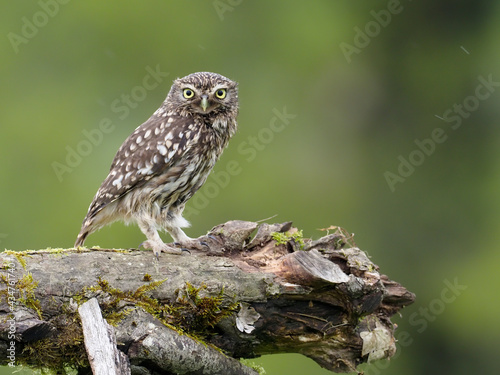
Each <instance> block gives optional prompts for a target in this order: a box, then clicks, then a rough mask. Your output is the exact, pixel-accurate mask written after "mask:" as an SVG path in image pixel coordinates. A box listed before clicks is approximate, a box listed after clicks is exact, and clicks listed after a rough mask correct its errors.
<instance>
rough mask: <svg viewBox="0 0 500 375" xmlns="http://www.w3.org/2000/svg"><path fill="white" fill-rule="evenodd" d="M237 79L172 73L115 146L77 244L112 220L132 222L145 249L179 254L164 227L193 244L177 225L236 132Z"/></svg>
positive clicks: (182, 242)
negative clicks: (164, 90)
mask: <svg viewBox="0 0 500 375" xmlns="http://www.w3.org/2000/svg"><path fill="white" fill-rule="evenodd" d="M237 115H238V88H237V83H236V82H233V81H231V80H230V79H228V78H226V77H223V76H221V75H219V74H216V73H208V72H200V73H193V74H190V75H188V76H186V77H184V78H179V79H176V80H175V81H174V83H173V85H172V88H171V89H170V92H169V93H168V95H167V98H166V99H165V101H164V102H163V104H162V105H161V107H160V108H158V109H157V110H156V112H155V113H154V114H153V115H152V116H151V117H150V118H149V120H147V121H146V122H145V123H144V124H142V125H141V126H139V127H138V128H137V129H136V130H135V131H134V132H133V133H132V134H131V135H130V136H129V137H128V138H127V139H126V140H125V142H124V143H123V144H122V145H121V147H120V148H119V149H118V152H117V153H116V156H115V158H114V159H113V163H112V164H111V169H110V171H109V174H108V177H106V179H105V180H104V182H103V183H102V185H101V187H100V188H99V190H98V191H97V193H96V195H95V197H94V200H93V201H92V203H91V204H90V207H89V210H88V213H87V216H85V219H84V220H83V224H82V229H81V230H80V233H79V234H78V237H77V239H76V243H75V247H78V246H83V244H84V241H85V239H86V238H87V236H88V235H89V234H91V233H92V232H94V231H96V230H98V229H100V228H102V227H103V226H105V225H107V224H111V223H112V222H114V221H116V220H123V221H124V222H125V223H127V224H128V223H132V222H136V223H137V224H138V225H139V228H140V229H141V231H142V232H143V233H144V234H145V235H146V237H147V240H146V241H145V242H143V244H142V245H143V246H144V248H146V249H152V250H153V252H154V254H155V255H156V257H158V256H159V254H160V252H162V251H163V252H167V253H180V252H181V250H179V249H178V248H175V247H172V246H168V245H166V244H165V243H164V242H163V241H162V239H161V238H160V236H159V235H158V230H167V231H168V233H170V235H171V236H172V238H173V240H174V241H175V242H176V243H177V244H178V245H180V246H181V247H196V246H197V245H199V243H198V242H197V241H194V240H192V239H190V238H189V237H188V236H187V235H186V234H185V233H184V232H183V231H182V229H181V228H182V227H187V226H189V223H188V221H187V220H186V219H184V218H183V217H182V211H183V210H184V205H185V204H186V202H187V200H188V199H189V198H191V197H192V196H193V194H194V193H195V192H196V191H197V190H198V189H199V188H200V187H201V186H202V185H203V183H204V182H205V181H206V179H207V177H208V175H209V173H210V171H211V170H212V168H213V166H214V164H215V162H216V161H217V160H218V159H219V157H220V156H221V154H222V151H223V150H224V148H225V147H226V146H227V144H228V142H229V139H230V138H231V137H232V136H233V134H234V133H235V131H236V127H237V123H236V117H237Z"/></svg>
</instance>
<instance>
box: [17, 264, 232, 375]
mask: <svg viewBox="0 0 500 375" xmlns="http://www.w3.org/2000/svg"><path fill="white" fill-rule="evenodd" d="M165 281H166V279H163V280H158V281H151V282H149V283H147V284H144V285H141V286H140V287H138V288H137V289H136V290H134V291H121V290H119V289H117V288H114V287H113V286H112V285H110V283H109V282H108V281H107V280H105V279H102V278H99V279H98V280H97V283H96V284H95V285H93V286H90V287H85V288H83V290H82V291H81V292H80V293H78V294H76V295H75V296H73V298H72V301H71V302H70V303H66V304H63V305H62V306H61V307H60V309H61V313H60V314H59V315H57V317H55V318H53V319H52V320H51V321H50V323H51V324H52V325H53V326H54V327H55V328H56V332H59V334H58V335H54V336H51V337H50V338H46V339H42V340H38V341H33V342H30V343H27V344H25V345H24V347H23V349H22V351H21V354H20V355H19V356H18V357H17V361H16V363H17V364H19V365H22V366H28V367H30V368H32V369H38V370H40V371H42V373H54V374H65V373H66V370H67V369H72V370H75V369H78V368H86V367H89V364H88V359H87V354H86V351H85V346H84V338H83V331H82V328H81V323H80V317H79V314H78V310H77V309H76V307H75V303H76V304H77V305H81V304H82V303H84V302H86V301H87V300H89V299H90V298H92V297H94V296H96V295H100V296H103V295H105V296H106V297H105V298H99V300H100V303H99V306H100V308H101V311H102V315H103V317H104V318H105V319H106V321H107V322H108V323H109V324H111V325H114V326H116V325H117V324H118V323H119V322H120V321H121V320H122V319H123V318H124V317H125V316H126V315H127V314H129V313H130V311H132V309H133V308H134V307H135V306H139V307H142V308H143V309H144V310H145V311H147V312H148V313H150V314H152V315H153V316H155V317H156V318H157V319H159V320H160V321H161V322H162V323H163V324H165V325H166V326H168V327H170V328H172V329H174V330H176V331H177V332H179V333H181V334H187V335H189V336H190V337H192V338H194V339H197V340H198V341H200V342H203V339H205V338H207V337H209V336H210V335H211V334H213V333H214V331H213V327H214V326H215V325H216V324H217V323H218V322H219V321H220V320H221V319H223V318H225V317H228V316H230V315H231V314H232V313H233V312H235V311H237V309H238V303H237V302H234V303H227V302H224V289H221V291H220V292H219V293H217V294H216V295H215V296H206V295H205V296H204V295H202V294H203V293H202V292H203V291H205V290H206V289H207V287H206V285H204V284H203V285H201V286H199V287H195V286H193V285H191V284H189V283H186V286H185V288H184V289H183V290H181V291H179V295H180V296H179V297H178V298H176V300H175V301H172V302H168V303H164V302H162V301H160V300H158V299H156V298H153V297H151V296H150V294H151V292H152V291H154V290H155V289H157V288H158V287H159V286H161V285H162V284H163V283H164V282H165ZM37 287H38V282H36V281H34V280H33V276H32V275H31V273H27V274H25V275H24V276H23V278H22V279H20V280H18V282H17V284H16V288H17V290H19V298H18V300H19V302H21V303H23V304H24V305H25V306H26V307H29V308H31V309H33V310H35V311H36V312H37V314H38V316H39V317H40V319H43V318H42V311H41V306H40V302H39V301H38V300H37V299H36V298H35V290H36V288H37Z"/></svg>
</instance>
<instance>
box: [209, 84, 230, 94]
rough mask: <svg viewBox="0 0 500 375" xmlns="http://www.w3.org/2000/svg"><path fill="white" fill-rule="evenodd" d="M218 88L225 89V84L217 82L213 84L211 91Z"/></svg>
mask: <svg viewBox="0 0 500 375" xmlns="http://www.w3.org/2000/svg"><path fill="white" fill-rule="evenodd" d="M219 89H227V85H225V84H223V83H220V84H218V85H215V86H214V88H213V90H212V92H215V91H217V90H219Z"/></svg>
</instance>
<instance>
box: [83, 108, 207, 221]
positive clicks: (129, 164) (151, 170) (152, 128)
mask: <svg viewBox="0 0 500 375" xmlns="http://www.w3.org/2000/svg"><path fill="white" fill-rule="evenodd" d="M197 137H198V132H197V131H196V125H195V123H194V120H193V118H192V117H190V116H188V117H184V116H179V115H177V114H171V113H167V116H166V117H157V116H152V117H151V118H150V119H149V120H147V121H146V122H145V123H144V124H142V125H141V126H139V127H138V128H137V129H136V130H135V131H134V132H133V133H132V134H131V135H130V136H129V137H128V138H127V139H126V140H125V142H123V144H122V145H121V147H120V148H119V150H118V152H117V153H116V156H115V158H114V159H113V163H112V164H111V168H110V171H109V174H108V176H107V177H106V179H105V180H104V182H103V183H102V185H101V187H100V188H99V190H98V191H97V194H96V195H95V197H94V200H93V201H92V203H91V205H90V207H89V211H88V213H87V217H86V219H87V218H92V217H94V216H95V215H96V214H97V213H98V212H99V211H100V210H102V209H103V208H104V207H105V206H106V205H108V204H109V203H111V202H113V201H115V200H117V199H119V198H121V197H123V196H124V195H126V194H127V193H129V192H131V191H132V190H134V189H137V188H139V187H141V186H143V185H144V184H146V183H147V182H148V181H149V180H150V179H151V178H152V177H154V176H157V175H159V174H164V173H167V171H168V169H171V168H172V167H174V166H178V164H179V163H181V162H182V156H183V155H184V154H185V153H186V151H187V150H188V149H189V148H190V147H191V145H192V144H193V143H194V142H196V139H197ZM176 169H177V168H176Z"/></svg>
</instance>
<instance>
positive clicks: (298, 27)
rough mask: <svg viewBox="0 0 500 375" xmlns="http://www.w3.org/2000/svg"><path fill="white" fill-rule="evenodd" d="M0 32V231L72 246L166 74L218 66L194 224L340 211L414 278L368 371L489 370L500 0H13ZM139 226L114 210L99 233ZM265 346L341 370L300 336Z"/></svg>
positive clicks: (388, 264)
mask: <svg viewBox="0 0 500 375" xmlns="http://www.w3.org/2000/svg"><path fill="white" fill-rule="evenodd" d="M0 30H1V33H0V34H1V38H0V51H1V56H0V77H1V78H0V82H1V84H0V103H1V109H0V158H1V163H0V176H1V183H0V197H1V198H0V207H1V212H2V215H0V247H1V248H2V249H3V248H6V249H14V250H24V249H40V248H46V247H71V246H72V245H73V243H74V240H75V237H76V234H77V233H78V231H79V229H80V224H81V221H82V219H83V217H84V215H85V213H86V210H87V208H88V205H89V204H90V201H91V200H92V197H93V196H94V194H95V192H96V190H97V188H98V187H99V185H100V183H101V182H102V180H103V179H104V177H105V176H106V175H107V171H108V169H109V166H110V163H111V160H112V158H113V156H114V154H115V152H116V150H117V149H118V147H119V146H120V144H121V143H122V142H123V140H124V139H125V138H126V137H127V136H128V135H129V134H130V133H131V132H132V131H133V130H134V129H135V128H136V127H137V126H138V125H139V124H141V123H142V122H143V121H145V120H146V119H147V118H148V117H149V116H150V115H151V114H152V113H153V111H154V110H156V108H157V107H158V106H159V105H160V104H161V102H162V101H163V100H164V98H165V96H166V94H167V92H168V90H169V88H170V85H171V82H172V80H173V79H175V78H176V77H181V76H184V75H187V74H189V73H192V72H195V71H215V72H218V73H221V74H223V75H226V76H228V77H230V78H231V79H234V80H236V81H238V82H239V89H240V108H241V110H240V116H239V131H238V133H237V134H236V136H235V137H234V138H233V140H232V141H231V143H230V145H229V148H228V149H227V150H226V151H225V153H224V155H223V157H222V158H221V160H220V162H219V163H218V164H217V165H216V167H215V171H214V172H215V173H216V174H217V173H218V176H219V178H218V179H215V178H214V177H215V175H212V176H211V177H210V179H209V180H208V182H207V185H206V186H205V187H204V188H203V189H202V190H200V191H199V192H198V195H199V197H198V199H197V198H196V197H197V195H195V198H193V200H192V201H190V202H189V203H188V208H187V210H186V211H187V212H189V214H188V219H189V220H190V221H191V223H192V228H190V229H188V230H187V234H188V235H190V236H199V235H202V234H204V233H205V232H206V231H207V230H209V229H210V228H211V227H212V226H214V225H216V224H218V223H221V222H224V221H227V220H230V219H243V220H259V219H264V218H267V217H269V216H272V215H275V214H277V215H278V216H277V217H276V218H275V219H273V220H274V221H277V222H278V221H279V222H283V221H288V220H292V221H293V222H294V223H295V225H296V226H298V227H299V228H301V229H303V231H304V234H305V235H306V236H308V237H313V238H318V237H320V236H321V235H322V234H323V233H322V232H319V231H318V230H317V229H318V228H324V227H328V226H329V225H340V226H342V227H345V228H346V229H347V230H349V231H350V232H354V233H355V234H356V237H355V239H356V242H357V244H358V246H359V247H360V248H362V249H363V250H365V251H367V252H368V253H369V254H370V256H371V257H372V260H373V261H374V262H375V263H377V264H378V265H379V266H380V268H381V271H382V272H383V273H386V274H387V275H389V277H390V278H392V279H394V280H397V281H399V282H401V283H402V284H403V285H404V286H406V287H407V288H408V289H409V290H411V291H413V292H414V293H416V295H417V301H416V303H415V304H414V305H412V306H410V307H408V308H405V309H404V310H402V315H401V316H398V317H394V319H393V321H394V322H396V323H397V324H398V326H399V329H398V331H397V332H398V333H397V335H396V336H397V337H399V344H398V349H399V351H398V357H397V358H395V359H393V360H391V361H390V362H387V361H381V362H376V363H374V364H372V365H370V366H365V367H364V369H365V373H366V374H379V373H383V374H402V373H403V374H408V375H414V374H427V375H429V374H442V373H452V374H471V373H486V372H488V373H489V372H491V371H492V369H494V368H497V363H496V362H497V361H496V360H497V356H498V345H497V344H495V343H497V342H498V338H499V337H500V325H499V324H498V313H497V310H498V308H499V307H500V302H499V301H498V298H496V297H497V296H498V289H499V288H500V282H499V277H498V272H497V268H498V262H499V261H500V255H499V254H500V253H499V251H498V242H499V240H500V235H499V231H498V218H499V215H498V211H499V205H500V197H499V194H498V192H499V190H500V173H499V172H500V147H499V142H500V131H499V121H498V120H499V118H500V106H499V104H498V103H499V99H500V92H499V91H500V90H499V87H500V83H498V82H500V72H499V69H498V67H499V66H500V48H499V47H498V46H499V42H500V37H499V36H500V3H498V2H494V1H474V2H472V1H451V0H448V1H431V0H425V1H423V0H421V1H401V2H398V1H395V0H391V1H389V2H388V1H371V2H350V1H331V0H323V1H309V2H305V1H262V0H260V1H257V0H253V1H249V0H215V1H201V0H190V1H176V2H174V1H164V0H163V1H160V0H151V1H145V2H137V1H120V2H103V1H95V0H92V1H84V2H83V1H81V2H77V1H68V0H65V1H62V0H59V1H57V2H56V1H55V0H41V1H8V2H7V1H4V2H3V4H2V12H0ZM151 70H152V71H155V70H156V71H157V72H159V73H156V82H157V83H158V85H156V87H155V88H151V85H149V89H145V88H144V87H143V86H144V85H143V80H144V79H145V77H146V76H147V75H148V74H151V73H150V71H151ZM488 81H489V83H488ZM148 82H154V81H148ZM127 97H128V98H129V99H127ZM283 111H286V113H288V114H289V116H290V117H289V118H288V120H287V121H286V122H280V121H281V120H278V121H277V122H275V123H274V124H281V125H282V126H280V127H279V128H276V127H275V128H274V130H273V128H272V127H271V123H272V122H273V121H276V120H273V118H275V116H276V113H277V112H278V113H282V112H283ZM292 115H295V117H293V118H292ZM106 121H108V123H110V124H111V125H109V126H108V127H107V128H105V130H106V132H104V131H103V130H102V128H101V130H99V129H100V128H99V126H100V124H101V123H103V122H106ZM439 129H442V130H439ZM89 134H90V136H89ZM436 134H440V136H439V137H438V136H436ZM433 135H434V136H435V138H436V139H437V140H438V141H439V142H437V141H436V139H435V140H434V141H429V140H428V139H431V138H432V136H433ZM89 137H90V138H89ZM444 138H445V139H444ZM418 144H420V145H421V147H424V149H425V152H426V153H424V152H423V151H422V150H421V149H420V148H419V146H418ZM422 145H423V146H422ZM402 160H404V161H402ZM235 162H236V163H237V165H238V169H237V171H236V172H234V170H232V169H231V168H229V169H230V170H231V171H233V173H232V175H229V176H230V178H229V179H226V180H227V181H226V180H224V179H223V176H225V172H228V170H227V168H228V166H231V165H232V166H234V165H235V164H234V163H235ZM231 163H232V164H231ZM407 163H413V164H414V165H410V164H407ZM398 168H399V172H398ZM226 177H227V175H226ZM142 240H143V235H142V234H141V233H140V231H139V230H138V229H137V227H128V228H126V227H125V226H124V225H122V224H119V223H116V224H114V225H113V226H111V227H108V228H106V229H104V230H102V231H101V232H99V233H97V234H94V235H92V236H90V238H89V239H88V241H87V245H100V246H102V247H125V248H129V247H135V246H137V245H138V244H139V243H140V242H142ZM256 362H257V363H260V364H262V365H263V366H264V367H265V369H266V370H267V373H268V374H271V375H279V374H287V375H289V374H303V373H307V374H310V375H319V374H327V373H329V372H327V371H326V370H324V369H321V368H320V367H319V366H318V365H316V364H315V363H314V362H312V361H311V360H309V359H307V358H305V357H301V356H300V355H297V354H285V355H276V356H265V357H262V358H258V359H257V360H256ZM0 371H1V370H0ZM3 371H4V372H3V373H5V374H7V373H11V369H8V368H7V369H3Z"/></svg>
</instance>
